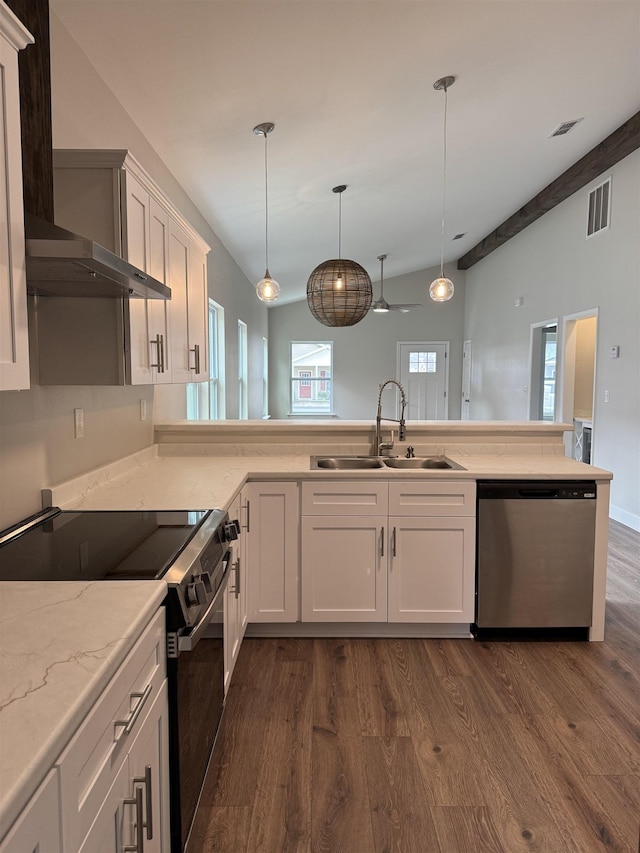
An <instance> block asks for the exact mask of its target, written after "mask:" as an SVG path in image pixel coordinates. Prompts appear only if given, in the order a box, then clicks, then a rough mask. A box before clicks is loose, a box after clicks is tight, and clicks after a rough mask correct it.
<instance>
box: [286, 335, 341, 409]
mask: <svg viewBox="0 0 640 853" xmlns="http://www.w3.org/2000/svg"><path fill="white" fill-rule="evenodd" d="M332 374H333V343H332V342H331V341H291V414H292V415H332V414H333V383H332V381H331V379H332Z"/></svg>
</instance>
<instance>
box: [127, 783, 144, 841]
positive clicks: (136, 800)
mask: <svg viewBox="0 0 640 853" xmlns="http://www.w3.org/2000/svg"><path fill="white" fill-rule="evenodd" d="M124 804H125V806H135V807H136V822H135V823H134V825H133V828H134V830H135V833H136V843H135V844H128V845H127V846H126V847H123V848H122V850H123V853H144V838H143V837H142V788H136V793H135V796H134V797H132V798H131V799H129V800H124Z"/></svg>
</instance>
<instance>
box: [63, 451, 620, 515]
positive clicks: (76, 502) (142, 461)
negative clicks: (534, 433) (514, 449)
mask: <svg viewBox="0 0 640 853" xmlns="http://www.w3.org/2000/svg"><path fill="white" fill-rule="evenodd" d="M174 448H175V446H174V447H172V448H171V449H172V450H173V449H174ZM162 449H163V452H167V450H168V448H165V447H164V446H163V448H162ZM506 450H508V448H505V451H506ZM196 451H197V452H196ZM181 452H183V453H184V454H185V455H176V456H173V455H172V456H165V455H163V456H159V455H155V454H154V453H152V452H151V451H150V450H149V451H145V452H144V453H143V454H134V457H131V458H130V461H129V464H128V465H126V466H124V465H123V463H118V467H114V468H113V469H109V466H107V468H105V469H101V471H100V472H94V473H93V474H91V475H86V476H85V477H81V478H78V479H77V480H73V481H69V482H68V483H63V484H61V485H60V486H58V487H53V488H52V489H51V490H50V492H49V493H48V496H49V500H50V501H51V505H53V506H60V507H62V508H65V509H70V508H78V509H149V510H153V509H157V510H160V509H209V508H213V507H220V508H222V509H226V508H227V507H228V506H229V505H230V503H231V501H232V500H233V498H234V497H235V495H236V494H237V493H238V491H239V490H240V489H241V488H242V486H243V485H244V483H245V482H246V481H247V479H249V480H281V479H291V480H294V479H295V480H323V481H326V480H327V479H340V480H369V479H381V478H383V477H385V478H387V479H392V480H398V479H403V480H413V479H421V478H422V479H424V478H428V479H447V480H449V479H458V480H459V479H463V480H464V479H472V480H475V479H501V478H503V479H518V478H523V479H539V480H552V479H556V478H560V479H577V480H598V479H600V480H609V479H611V476H612V475H611V473H610V472H609V471H604V470H602V469H600V468H595V467H593V466H591V465H584V464H583V463H582V462H576V461H575V460H573V459H569V458H568V457H566V456H560V455H558V454H549V453H544V452H539V453H538V454H537V455H533V454H518V455H512V454H509V453H507V452H502V453H501V452H494V453H492V454H490V455H489V454H486V455H478V456H476V455H469V454H465V453H464V452H462V451H461V452H458V453H449V454H448V456H449V457H450V458H451V459H452V460H453V461H455V462H458V463H459V464H461V465H462V466H463V467H464V468H465V469H466V470H463V471H457V470H454V471H442V470H438V469H417V470H416V469H411V470H406V469H405V470H397V469H384V470H380V469H376V470H357V471H327V470H321V471H318V470H314V471H312V470H310V456H309V454H308V453H306V454H304V455H303V454H295V455H294V454H289V455H273V454H271V453H269V454H265V455H258V454H256V455H253V456H219V455H209V456H207V455H202V454H203V453H204V452H206V445H205V446H202V445H186V446H184V447H182V448H181ZM123 467H124V470H123Z"/></svg>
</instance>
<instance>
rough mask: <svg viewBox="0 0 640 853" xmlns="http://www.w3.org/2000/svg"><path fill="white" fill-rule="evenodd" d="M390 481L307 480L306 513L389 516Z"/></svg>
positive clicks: (304, 504) (304, 510)
mask: <svg viewBox="0 0 640 853" xmlns="http://www.w3.org/2000/svg"><path fill="white" fill-rule="evenodd" d="M388 497H389V488H388V483H365V482H356V483H345V482H342V483H303V484H302V515H366V514H367V513H371V514H372V515H380V514H383V515H386V514H387V504H388Z"/></svg>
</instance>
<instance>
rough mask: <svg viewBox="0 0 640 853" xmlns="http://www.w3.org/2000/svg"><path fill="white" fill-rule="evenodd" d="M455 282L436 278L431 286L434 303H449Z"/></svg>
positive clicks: (430, 294) (430, 293)
mask: <svg viewBox="0 0 640 853" xmlns="http://www.w3.org/2000/svg"><path fill="white" fill-rule="evenodd" d="M453 291H454V287H453V282H452V281H451V279H450V278H444V277H441V278H436V279H434V280H433V281H432V282H431V284H430V285H429V296H430V297H431V298H432V299H433V301H434V302H448V301H449V300H450V299H451V297H452V296H453Z"/></svg>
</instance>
